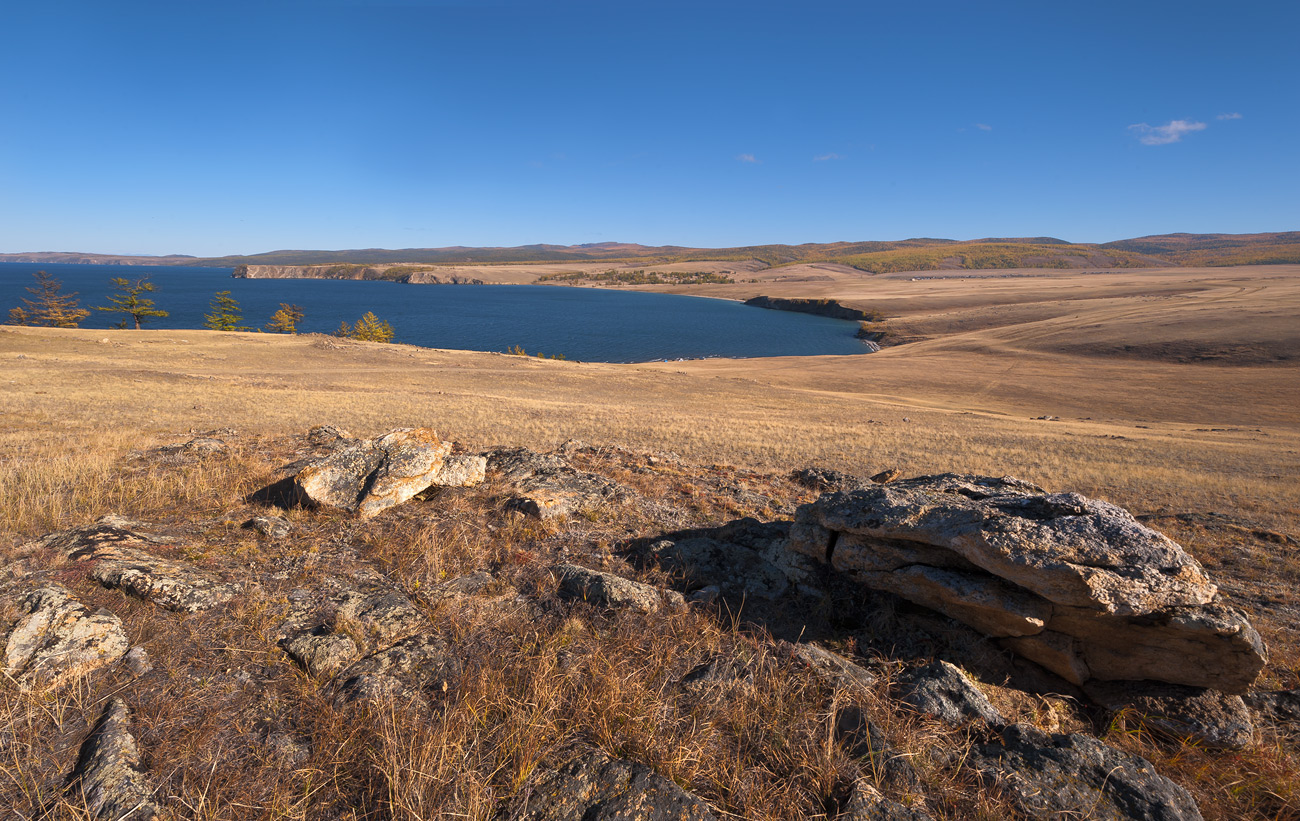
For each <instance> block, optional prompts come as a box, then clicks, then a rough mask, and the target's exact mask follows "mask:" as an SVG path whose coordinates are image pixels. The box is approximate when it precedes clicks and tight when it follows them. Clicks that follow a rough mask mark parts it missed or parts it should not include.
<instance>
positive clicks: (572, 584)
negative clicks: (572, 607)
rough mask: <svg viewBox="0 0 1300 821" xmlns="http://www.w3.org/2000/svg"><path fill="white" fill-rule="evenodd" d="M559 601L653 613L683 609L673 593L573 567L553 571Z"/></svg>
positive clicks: (683, 600)
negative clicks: (556, 581) (670, 608)
mask: <svg viewBox="0 0 1300 821" xmlns="http://www.w3.org/2000/svg"><path fill="white" fill-rule="evenodd" d="M555 573H556V575H557V576H558V577H559V580H560V586H559V591H558V592H559V594H560V596H561V598H565V599H576V600H578V601H585V602H588V603H590V604H594V605H596V606H597V607H611V608H616V607H628V608H631V609H633V610H640V611H641V612H643V613H654V612H656V611H658V610H659V609H660V608H663V607H673V608H678V607H683V606H685V604H686V600H685V599H683V598H682V594H681V593H678V592H677V591H675V590H660V589H659V588H657V587H651V586H650V585H648V584H642V583H641V582H634V581H632V580H631V579H625V578H623V577H622V576H616V575H614V574H613V573H602V572H601V571H599V570H589V569H587V568H585V567H579V566H578V565H575V564H562V565H559V566H557V567H556V568H555Z"/></svg>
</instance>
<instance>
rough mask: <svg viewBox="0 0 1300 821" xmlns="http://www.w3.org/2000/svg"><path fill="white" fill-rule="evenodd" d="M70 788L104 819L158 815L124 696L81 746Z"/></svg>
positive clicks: (137, 820)
mask: <svg viewBox="0 0 1300 821" xmlns="http://www.w3.org/2000/svg"><path fill="white" fill-rule="evenodd" d="M68 789H69V791H74V792H80V793H81V795H82V796H84V798H85V805H86V807H87V808H88V809H89V810H90V811H91V813H93V814H94V815H95V817H96V818H99V819H103V820H104V821H151V819H155V818H157V817H158V807H157V805H156V804H155V803H154V802H153V792H152V790H150V789H149V785H148V783H147V781H146V780H145V776H144V772H143V771H142V770H141V769H140V750H139V749H138V748H137V747H136V743H135V737H134V736H132V735H131V711H130V710H129V709H128V708H127V706H126V702H124V701H122V700H121V699H120V698H113V699H110V700H109V702H108V707H106V708H105V709H104V713H103V715H101V716H100V718H99V721H98V722H96V724H95V727H94V729H92V730H91V731H90V735H88V736H87V737H86V740H85V742H84V743H83V744H82V745H81V753H80V755H79V756H78V759H77V766H76V767H75V768H74V769H73V771H72V774H71V775H70V776H69V777H68Z"/></svg>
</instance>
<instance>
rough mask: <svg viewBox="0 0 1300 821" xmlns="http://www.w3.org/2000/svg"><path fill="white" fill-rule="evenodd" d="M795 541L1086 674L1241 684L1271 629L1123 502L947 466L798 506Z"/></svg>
mask: <svg viewBox="0 0 1300 821" xmlns="http://www.w3.org/2000/svg"><path fill="white" fill-rule="evenodd" d="M789 548H790V549H791V550H793V551H795V552H797V553H801V554H803V555H805V556H809V557H812V558H815V559H819V560H820V561H823V562H825V563H828V564H829V565H830V566H831V567H833V568H835V569H836V570H838V571H840V572H841V573H844V574H845V575H847V576H849V577H851V578H853V579H854V580H856V581H858V582H859V583H861V584H863V585H866V586H868V587H872V588H876V589H880V590H887V591H889V592H891V593H894V594H896V595H898V596H901V597H902V598H905V599H907V600H909V601H913V602H915V603H917V604H921V605H923V606H926V607H929V608H932V609H934V610H938V611H940V612H943V613H946V614H947V615H949V616H951V617H953V618H955V619H957V620H959V621H962V622H964V623H966V624H968V625H970V626H971V627H974V628H975V629H977V630H980V631H982V632H984V633H986V634H988V635H990V636H994V637H996V638H998V639H1000V640H1001V642H1002V644H1003V645H1004V646H1005V647H1007V648H1008V649H1011V650H1013V651H1014V652H1016V653H1019V654H1020V655H1022V656H1025V657H1026V658H1029V659H1031V660H1032V661H1035V662H1037V663H1039V664H1041V665H1042V666H1044V667H1046V668H1048V669H1049V670H1051V671H1053V672H1055V673H1056V674H1058V675H1060V676H1061V677H1062V678H1065V679H1066V680H1068V681H1070V682H1073V683H1075V684H1083V683H1085V682H1087V681H1090V680H1094V679H1095V680H1142V679H1150V680H1157V681H1166V682H1172V683H1176V684H1185V685H1189V686H1193V687H1210V688H1215V689H1219V690H1224V691H1227V692H1241V691H1244V690H1245V689H1246V688H1247V687H1249V685H1250V683H1251V682H1252V681H1254V679H1255V677H1256V675H1257V674H1258V673H1259V671H1260V670H1261V669H1262V668H1263V666H1264V664H1265V662H1266V661H1267V655H1266V651H1265V648H1264V644H1263V641H1262V640H1261V639H1260V637H1259V634H1258V633H1256V632H1255V630H1254V629H1253V628H1252V627H1251V626H1250V623H1249V622H1248V621H1247V620H1246V617H1245V616H1244V615H1242V614H1241V613H1240V612H1238V611H1236V610H1234V609H1233V608H1231V607H1228V606H1226V605H1224V604H1223V603H1221V602H1220V601H1219V599H1218V597H1217V593H1218V590H1217V587H1216V586H1215V585H1214V583H1213V582H1211V581H1210V579H1209V577H1208V576H1207V575H1206V573H1205V571H1204V570H1203V569H1202V568H1201V566H1200V564H1198V563H1197V562H1196V560H1195V559H1193V558H1192V557H1191V556H1189V555H1188V554H1187V553H1186V552H1185V551H1184V550H1183V549H1182V547H1180V546H1179V545H1178V544H1177V543H1175V542H1174V541H1172V540H1171V539H1169V538H1167V537H1166V536H1164V535H1162V534H1160V533H1157V532H1156V531H1154V530H1152V529H1150V528H1148V527H1146V526H1144V525H1142V524H1141V523H1139V522H1138V521H1137V520H1136V519H1134V518H1133V516H1132V515H1131V514H1130V513H1129V512H1128V511H1126V510H1124V509H1123V508H1120V507H1117V506H1115V505H1112V504H1109V503H1107V502H1101V501H1097V500H1095V499H1088V498H1086V497H1084V496H1080V495H1079V494H1076V493H1046V492H1044V491H1042V490H1041V489H1040V488H1037V487H1035V486H1033V485H1030V484H1028V483H1025V482H1020V481H1018V480H1015V479H1007V478H1004V479H995V478H990V477H972V476H958V475H953V474H945V475H941V476H925V477H920V478H917V479H908V480H904V481H899V482H894V483H892V484H889V485H882V486H879V487H871V488H865V489H862V490H857V491H853V492H849V493H832V494H827V495H824V496H822V497H821V498H820V499H818V500H817V501H816V502H814V503H812V504H809V505H804V506H802V507H800V508H799V511H798V513H797V515H796V518H795V523H794V525H793V526H792V527H791V531H790V540H789Z"/></svg>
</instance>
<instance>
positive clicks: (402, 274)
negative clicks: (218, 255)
mask: <svg viewBox="0 0 1300 821" xmlns="http://www.w3.org/2000/svg"><path fill="white" fill-rule="evenodd" d="M231 276H232V277H233V278H235V279H351V280H376V279H378V280H388V281H390V282H408V283H411V284H412V285H482V284H483V280H481V279H475V278H473V277H466V276H462V275H460V274H448V273H438V272H437V271H436V270H432V269H429V268H427V267H424V268H422V267H421V266H418V265H402V264H397V265H355V264H349V263H335V264H333V265H239V266H236V268H235V271H234V273H232V274H231Z"/></svg>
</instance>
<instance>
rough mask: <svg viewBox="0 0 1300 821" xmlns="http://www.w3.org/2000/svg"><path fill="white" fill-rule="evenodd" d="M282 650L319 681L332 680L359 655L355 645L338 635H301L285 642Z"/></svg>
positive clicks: (350, 640) (348, 639)
mask: <svg viewBox="0 0 1300 821" xmlns="http://www.w3.org/2000/svg"><path fill="white" fill-rule="evenodd" d="M284 649H285V651H286V652H287V653H288V654H289V655H290V656H292V657H293V658H294V659H295V660H296V661H297V662H298V663H299V664H301V665H302V666H303V667H304V668H305V669H306V670H307V672H308V673H311V674H312V675H313V676H315V677H317V678H321V679H328V678H333V677H334V676H335V675H336V674H337V673H338V672H339V671H340V670H342V669H343V668H344V667H347V666H348V665H349V664H351V663H352V661H353V660H354V659H356V657H357V656H359V655H360V651H359V650H358V649H357V643H356V642H354V641H353V640H352V639H350V638H348V637H347V636H344V635H340V634H338V633H324V634H317V633H302V634H300V635H297V636H294V637H293V638H292V639H289V640H288V641H287V642H285V644H284Z"/></svg>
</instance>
